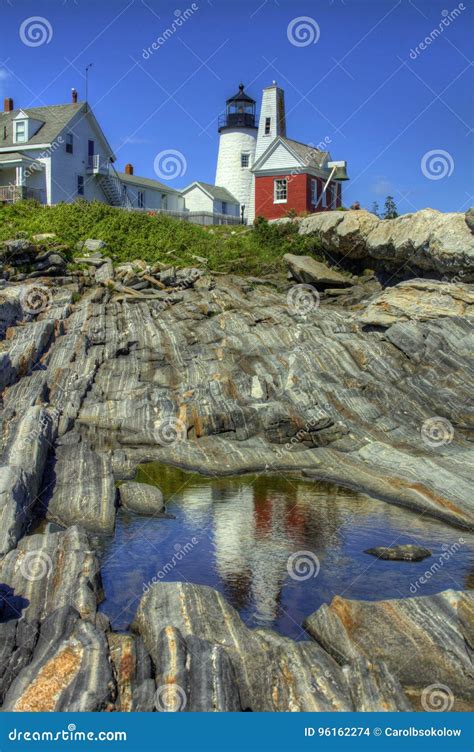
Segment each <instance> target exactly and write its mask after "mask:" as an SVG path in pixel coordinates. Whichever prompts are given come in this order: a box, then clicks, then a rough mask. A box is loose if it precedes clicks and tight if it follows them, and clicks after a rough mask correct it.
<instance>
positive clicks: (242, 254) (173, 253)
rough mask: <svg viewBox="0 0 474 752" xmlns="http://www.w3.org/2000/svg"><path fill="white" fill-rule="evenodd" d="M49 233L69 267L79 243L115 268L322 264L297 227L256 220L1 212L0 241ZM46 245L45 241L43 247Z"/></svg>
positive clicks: (312, 242)
mask: <svg viewBox="0 0 474 752" xmlns="http://www.w3.org/2000/svg"><path fill="white" fill-rule="evenodd" d="M46 232H53V233H55V235H56V241H57V242H59V243H60V244H61V245H64V246H66V249H67V251H66V253H67V255H68V257H69V259H70V260H71V261H72V259H73V256H74V255H75V254H77V250H76V245H77V243H78V241H81V240H86V239H87V238H97V239H99V240H104V241H105V242H106V243H107V254H108V255H110V256H111V258H112V259H113V261H114V263H120V262H122V261H133V260H135V259H143V260H144V261H146V262H147V263H150V264H153V263H155V262H162V263H167V264H170V265H174V266H180V267H184V266H201V267H202V266H203V262H202V260H200V259H206V262H207V266H208V268H209V269H210V270H213V271H224V272H235V273H239V274H248V275H255V276H258V275H261V274H268V273H273V272H278V271H282V270H283V269H284V267H285V265H284V262H283V260H282V257H283V255H284V254H285V253H295V254H311V255H314V256H316V257H318V258H320V254H319V245H318V241H317V240H316V239H315V238H310V237H308V236H301V235H298V228H297V225H296V223H295V222H288V223H287V224H282V225H275V224H268V222H266V221H265V220H262V219H258V220H257V222H256V224H255V225H254V226H253V227H246V226H241V225H234V226H233V225H226V226H213V227H203V226H200V225H192V224H189V223H188V222H183V221H181V220H178V219H173V218H172V217H169V216H166V215H165V214H156V215H149V214H147V213H142V212H127V211H124V210H122V209H119V208H115V207H112V206H108V205H107V204H102V203H100V202H91V203H88V202H85V201H80V202H77V203H74V204H58V205H56V206H41V205H39V204H36V203H35V202H32V201H21V202H18V203H15V204H10V205H4V206H0V241H3V240H8V239H10V238H15V237H31V236H32V235H35V234H39V233H46ZM46 242H47V241H46Z"/></svg>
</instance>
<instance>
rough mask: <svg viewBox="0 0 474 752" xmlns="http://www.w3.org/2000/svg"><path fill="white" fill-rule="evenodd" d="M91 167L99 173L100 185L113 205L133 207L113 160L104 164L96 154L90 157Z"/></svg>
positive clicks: (94, 171) (126, 207)
mask: <svg viewBox="0 0 474 752" xmlns="http://www.w3.org/2000/svg"><path fill="white" fill-rule="evenodd" d="M89 169H90V171H91V172H93V173H95V174H96V175H97V179H98V181H99V184H100V187H101V188H102V190H103V192H104V195H105V198H106V199H107V201H108V203H109V204H110V205H111V206H121V207H123V208H125V209H132V208H133V205H132V202H131V201H130V198H129V197H128V195H127V193H126V192H125V191H124V190H123V188H122V185H123V184H122V182H121V180H120V178H119V176H118V175H117V172H116V170H115V167H114V166H113V164H112V163H111V162H108V163H107V164H105V165H104V164H103V163H101V162H100V157H99V155H98V154H94V155H92V156H90V157H89Z"/></svg>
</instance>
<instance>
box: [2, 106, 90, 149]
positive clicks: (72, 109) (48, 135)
mask: <svg viewBox="0 0 474 752" xmlns="http://www.w3.org/2000/svg"><path fill="white" fill-rule="evenodd" d="M84 106H85V102H78V103H77V104H53V105H50V106H48V107H28V108H26V109H25V108H23V107H22V108H19V109H17V110H13V111H12V112H0V138H1V139H2V140H0V147H6V146H18V144H15V143H14V141H13V125H12V123H13V121H14V119H15V118H16V116H17V115H18V114H19V113H20V112H24V113H25V115H27V116H28V117H31V118H32V119H33V120H41V121H42V123H43V125H40V127H39V129H38V130H37V131H36V133H35V134H34V136H32V137H31V138H30V139H28V146H34V145H35V144H50V143H51V142H52V141H54V139H55V138H56V136H59V134H60V133H61V131H62V130H63V128H64V127H65V126H66V125H67V124H68V123H69V121H70V120H71V118H72V117H73V116H74V115H75V114H76V113H77V112H79V111H80V110H81V109H82V108H83V107H84ZM4 126H6V127H7V137H6V139H3V129H4Z"/></svg>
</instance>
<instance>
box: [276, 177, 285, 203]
mask: <svg viewBox="0 0 474 752" xmlns="http://www.w3.org/2000/svg"><path fill="white" fill-rule="evenodd" d="M282 193H284V194H285V195H284V198H282V197H281V194H282ZM273 203H274V204H287V203H288V178H275V179H274V181H273Z"/></svg>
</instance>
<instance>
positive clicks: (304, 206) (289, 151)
mask: <svg viewBox="0 0 474 752" xmlns="http://www.w3.org/2000/svg"><path fill="white" fill-rule="evenodd" d="M328 163H330V164H328ZM333 164H334V163H332V162H331V155H330V154H329V152H327V151H320V150H319V149H317V148H316V147H314V146H309V145H307V144H302V143H300V142H299V141H293V140H291V139H289V138H285V137H283V136H278V137H277V138H276V139H275V140H274V141H273V142H272V143H271V145H270V146H269V147H268V148H267V149H266V151H265V152H264V153H263V154H262V155H261V157H259V159H257V161H256V162H255V164H254V166H253V169H252V172H253V173H254V175H255V215H256V216H257V217H259V216H260V217H265V218H266V219H278V218H279V217H284V216H286V215H287V214H288V212H289V211H290V210H293V211H296V212H298V213H300V212H315V211H328V210H331V209H336V208H337V207H339V206H341V203H342V187H341V182H340V180H341V179H345V167H342V168H340V169H336V170H332V169H331V165H333ZM338 164H339V163H338ZM341 164H343V163H341ZM329 178H331V180H330V182H329V185H328V186H327V189H326V190H325V191H323V188H324V186H325V184H326V183H327V181H328V179H329Z"/></svg>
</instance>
